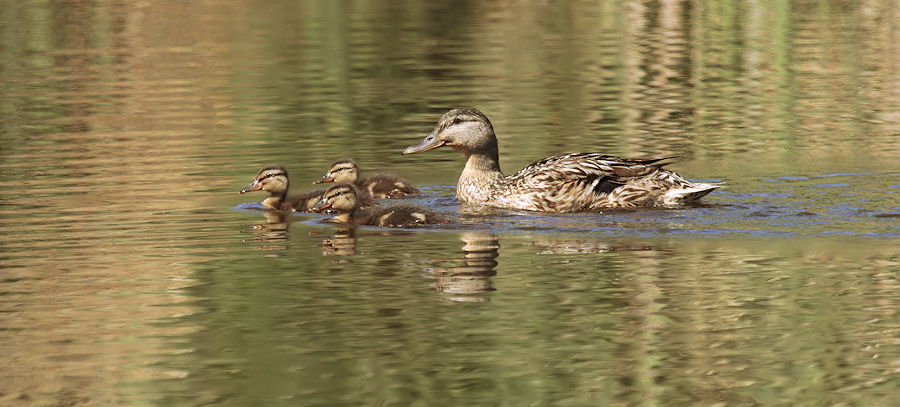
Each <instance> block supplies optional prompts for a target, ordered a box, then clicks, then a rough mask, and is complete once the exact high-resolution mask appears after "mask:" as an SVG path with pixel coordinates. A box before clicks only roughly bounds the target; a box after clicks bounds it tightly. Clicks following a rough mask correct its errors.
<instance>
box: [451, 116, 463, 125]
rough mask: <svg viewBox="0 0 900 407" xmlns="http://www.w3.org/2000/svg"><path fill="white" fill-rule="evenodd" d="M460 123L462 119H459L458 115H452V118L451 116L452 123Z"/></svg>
mask: <svg viewBox="0 0 900 407" xmlns="http://www.w3.org/2000/svg"><path fill="white" fill-rule="evenodd" d="M460 123H462V119H461V118H459V117H454V118H453V124H460Z"/></svg>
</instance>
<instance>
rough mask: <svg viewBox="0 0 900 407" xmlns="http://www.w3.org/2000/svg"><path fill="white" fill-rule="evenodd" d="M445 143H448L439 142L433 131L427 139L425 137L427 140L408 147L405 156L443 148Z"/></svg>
mask: <svg viewBox="0 0 900 407" xmlns="http://www.w3.org/2000/svg"><path fill="white" fill-rule="evenodd" d="M445 143H446V142H445V141H443V140H438V138H437V136H436V135H435V132H434V131H432V132H431V134H429V135H428V136H427V137H425V139H424V140H422V141H421V142H420V143H418V144H413V145H411V146H409V147H406V150H403V155H406V154H415V153H421V152H424V151H428V150H434V149H436V148H438V147H441V146H443V145H444V144H445Z"/></svg>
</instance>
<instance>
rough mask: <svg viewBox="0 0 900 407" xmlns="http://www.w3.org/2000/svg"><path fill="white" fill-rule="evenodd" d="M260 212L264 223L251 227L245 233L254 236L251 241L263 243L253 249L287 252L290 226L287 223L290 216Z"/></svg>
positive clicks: (285, 213) (284, 213)
mask: <svg viewBox="0 0 900 407" xmlns="http://www.w3.org/2000/svg"><path fill="white" fill-rule="evenodd" d="M260 212H262V215H263V218H264V219H265V220H266V223H261V224H257V225H252V226H250V228H249V230H248V231H246V233H253V234H254V235H256V236H254V237H253V238H252V239H251V240H252V241H254V242H264V243H265V244H264V245H260V246H257V247H255V248H254V249H256V250H271V251H278V250H287V249H288V247H289V246H288V245H287V244H286V243H287V240H288V233H287V232H288V226H290V223H288V220H289V219H288V217H289V216H290V214H289V213H287V212H282V211H273V210H265V211H260Z"/></svg>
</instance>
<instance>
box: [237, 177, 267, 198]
mask: <svg viewBox="0 0 900 407" xmlns="http://www.w3.org/2000/svg"><path fill="white" fill-rule="evenodd" d="M260 189H262V184H260V183H259V180H253V182H251V183H249V184H247V186H245V187H243V188H241V190H240V191H239V192H240V193H241V195H243V194H246V193H247V192H253V191H259V190H260Z"/></svg>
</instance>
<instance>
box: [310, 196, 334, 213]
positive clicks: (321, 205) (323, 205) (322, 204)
mask: <svg viewBox="0 0 900 407" xmlns="http://www.w3.org/2000/svg"><path fill="white" fill-rule="evenodd" d="M329 208H331V202H328V201H326V200H324V199H322V200H320V201H319V202H316V204H315V205H313V206H312V208H309V211H310V212H322V211H324V210H326V209H329Z"/></svg>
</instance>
